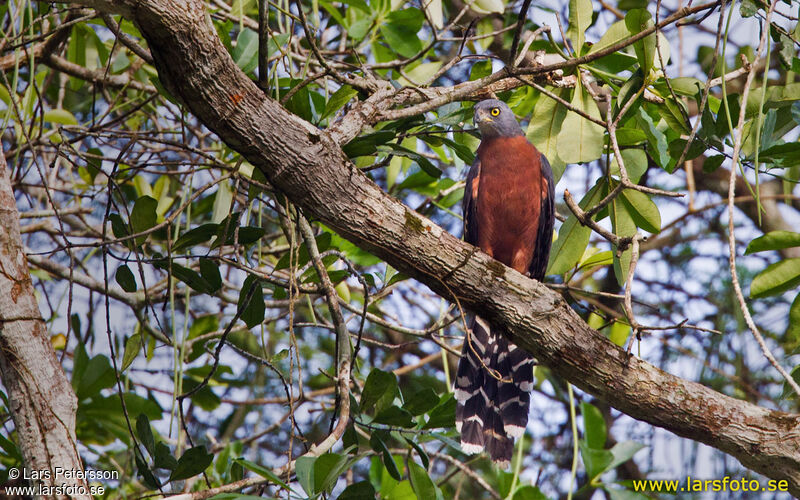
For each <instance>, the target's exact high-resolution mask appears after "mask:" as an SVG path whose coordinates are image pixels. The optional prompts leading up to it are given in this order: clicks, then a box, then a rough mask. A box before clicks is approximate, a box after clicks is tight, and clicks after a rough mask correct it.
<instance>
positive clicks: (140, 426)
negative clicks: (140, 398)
mask: <svg viewBox="0 0 800 500" xmlns="http://www.w3.org/2000/svg"><path fill="white" fill-rule="evenodd" d="M136 437H138V438H139V442H140V443H142V446H144V449H145V450H147V453H149V454H150V456H151V457H152V456H154V455H155V449H156V440H155V438H153V430H152V429H150V420H149V419H148V418H147V415H145V414H144V413H140V414H139V416H138V417H136Z"/></svg>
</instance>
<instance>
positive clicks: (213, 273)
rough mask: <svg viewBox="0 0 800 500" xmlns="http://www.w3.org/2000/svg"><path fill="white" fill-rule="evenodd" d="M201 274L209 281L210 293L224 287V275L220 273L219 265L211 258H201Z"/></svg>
mask: <svg viewBox="0 0 800 500" xmlns="http://www.w3.org/2000/svg"><path fill="white" fill-rule="evenodd" d="M200 276H202V278H203V279H204V280H205V281H206V282H207V283H208V285H209V287H210V288H209V291H208V293H214V292H216V291H217V290H219V289H220V288H222V275H220V273H219V266H218V265H217V264H216V263H215V262H214V261H213V260H211V259H207V258H205V257H201V258H200Z"/></svg>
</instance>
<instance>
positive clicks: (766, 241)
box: [744, 231, 800, 255]
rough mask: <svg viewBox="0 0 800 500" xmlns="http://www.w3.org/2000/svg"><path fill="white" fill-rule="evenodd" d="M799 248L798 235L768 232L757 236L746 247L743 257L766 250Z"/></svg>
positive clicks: (799, 240) (788, 232)
mask: <svg viewBox="0 0 800 500" xmlns="http://www.w3.org/2000/svg"><path fill="white" fill-rule="evenodd" d="M792 247H800V233H795V232H794V231H770V232H769V233H767V234H765V235H763V236H759V237H758V238H756V239H754V240H753V241H751V242H750V244H749V245H747V250H745V252H744V254H745V255H750V254H752V253H756V252H766V251H768V250H782V249H784V248H792Z"/></svg>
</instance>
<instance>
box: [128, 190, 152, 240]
mask: <svg viewBox="0 0 800 500" xmlns="http://www.w3.org/2000/svg"><path fill="white" fill-rule="evenodd" d="M156 207H158V201H157V200H156V199H155V198H152V197H150V196H142V197H140V198H139V199H137V200H136V202H135V203H134V204H133V210H131V231H132V232H133V234H137V233H141V232H143V231H147V230H148V229H150V228H152V227H153V226H155V225H156V220H157V218H158V216H157V215H156ZM147 236H148V235H144V236H139V237H138V238H136V245H141V244H143V243H144V242H145V240H147Z"/></svg>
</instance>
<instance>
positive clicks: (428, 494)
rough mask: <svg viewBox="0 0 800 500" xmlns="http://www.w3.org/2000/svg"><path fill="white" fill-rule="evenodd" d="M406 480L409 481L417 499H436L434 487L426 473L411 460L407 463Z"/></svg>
mask: <svg viewBox="0 0 800 500" xmlns="http://www.w3.org/2000/svg"><path fill="white" fill-rule="evenodd" d="M408 479H409V480H410V481H411V487H412V488H413V489H414V493H416V494H417V498H425V499H434V498H436V496H437V495H436V486H435V485H434V484H433V481H431V478H430V476H428V471H426V470H425V469H423V468H422V467H420V465H419V464H418V463H416V462H414V461H413V460H409V461H408Z"/></svg>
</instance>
